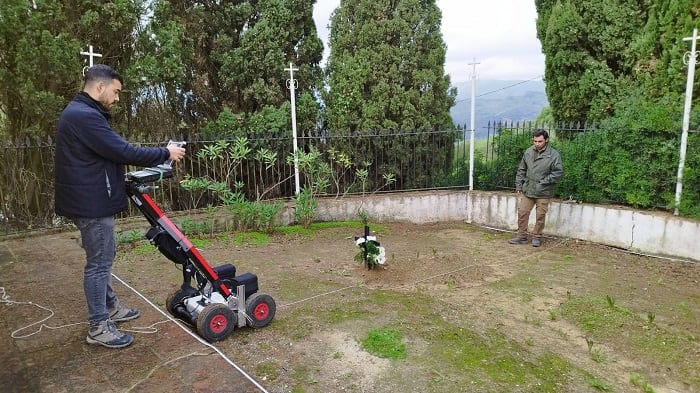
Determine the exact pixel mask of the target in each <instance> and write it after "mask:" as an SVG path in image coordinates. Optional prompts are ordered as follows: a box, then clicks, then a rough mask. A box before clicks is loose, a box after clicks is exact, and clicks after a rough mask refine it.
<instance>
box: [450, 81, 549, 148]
mask: <svg viewBox="0 0 700 393" xmlns="http://www.w3.org/2000/svg"><path fill="white" fill-rule="evenodd" d="M454 87H456V88H457V103H456V104H455V106H454V107H452V109H451V110H450V114H451V115H452V122H453V123H454V124H456V125H459V126H463V127H465V129H469V128H470V127H471V95H472V84H471V82H463V83H457V84H455V85H454ZM475 95H476V99H475V100H474V101H475V105H474V112H475V115H474V119H475V122H474V129H475V137H476V138H484V137H486V132H487V129H486V128H487V126H488V123H489V122H491V124H493V123H494V122H499V121H507V122H511V121H513V122H518V121H520V122H522V121H528V120H530V121H534V120H535V119H536V118H537V116H538V115H539V114H540V111H542V108H544V107H546V106H548V105H549V101H548V100H547V94H546V93H545V86H544V82H543V81H541V80H532V81H517V80H514V81H502V80H488V79H486V80H481V79H477V81H476V94H475Z"/></svg>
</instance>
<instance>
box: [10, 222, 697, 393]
mask: <svg viewBox="0 0 700 393" xmlns="http://www.w3.org/2000/svg"><path fill="white" fill-rule="evenodd" d="M373 229H374V230H376V231H377V232H376V233H375V234H376V235H377V237H378V239H379V241H380V242H381V245H382V246H384V247H385V248H386V254H387V259H388V263H387V265H386V266H385V267H383V268H378V269H374V270H367V269H366V268H364V267H363V266H361V265H358V264H357V263H356V262H354V261H353V257H354V255H355V254H356V253H357V252H358V250H359V248H357V246H355V244H354V241H353V236H354V235H359V234H361V232H362V230H361V229H358V228H348V227H340V228H326V229H320V230H315V231H312V232H310V233H306V234H303V233H301V234H300V233H294V234H277V235H273V236H272V237H271V238H270V239H269V240H268V241H267V243H265V244H262V245H254V244H249V243H245V242H244V243H239V242H236V241H235V234H223V235H219V236H217V237H213V238H207V239H204V240H205V241H204V242H202V243H201V246H200V247H199V249H200V251H201V252H202V254H203V255H204V256H205V258H207V260H208V261H209V262H210V264H211V265H213V266H218V265H221V264H223V263H232V264H234V265H235V266H236V267H237V269H238V272H239V273H244V272H252V273H255V274H257V275H258V277H259V280H260V290H261V292H264V293H267V294H269V295H271V296H272V297H273V298H274V299H275V300H276V302H277V315H276V317H275V319H274V320H273V322H272V323H271V324H270V325H269V326H267V327H265V328H262V329H257V330H253V329H249V328H244V329H239V330H236V331H234V332H233V334H232V335H231V336H230V337H229V338H228V339H226V340H224V341H222V342H219V343H216V347H217V348H218V349H219V350H221V351H222V352H223V353H225V354H226V355H227V356H229V357H230V358H231V359H233V360H234V361H236V362H237V363H238V364H239V365H241V367H243V369H245V370H246V371H247V372H249V373H250V374H251V375H252V376H253V377H254V378H255V379H256V380H257V381H259V382H260V383H261V384H262V386H264V387H265V389H267V390H268V391H270V392H330V391H334V392H341V391H348V392H376V393H384V392H398V391H401V392H459V391H480V392H501V391H523V392H527V391H551V392H587V391H590V392H594V391H601V390H605V389H608V390H609V391H617V392H638V391H641V387H640V386H641V385H643V384H644V383H646V384H648V385H649V386H652V387H653V388H654V390H655V391H656V392H692V391H699V390H700V371H698V370H697V364H700V344H699V343H698V337H700V326H699V324H698V322H697V321H698V318H699V317H700V286H699V285H698V281H699V280H700V266H698V265H697V264H693V263H686V262H683V261H674V260H667V259H656V258H650V257H646V256H639V255H633V254H630V253H626V252H624V251H621V250H617V249H614V248H609V247H604V246H599V245H594V244H589V243H585V242H578V241H573V240H567V239H546V241H545V242H544V244H543V247H540V248H533V247H531V246H529V245H518V246H514V245H509V244H507V239H508V238H509V237H511V236H512V234H508V233H501V232H497V231H493V230H489V229H484V228H479V227H475V226H471V225H466V224H463V223H443V224H434V225H412V224H403V223H386V224H377V225H375V226H373ZM65 247H66V248H75V243H73V244H66V245H65ZM0 268H2V269H3V270H2V272H4V273H7V272H9V271H10V270H11V269H12V267H10V266H8V265H7V264H3V265H0ZM115 273H116V274H117V275H118V276H119V277H120V278H122V279H124V280H125V281H127V282H128V283H129V284H130V285H131V286H133V287H134V288H135V289H137V290H138V291H139V292H140V293H142V294H144V295H145V296H146V297H147V298H148V299H151V300H152V301H153V302H154V303H155V304H156V305H157V306H159V307H160V308H163V309H164V301H165V298H166V297H167V295H168V294H170V293H171V292H173V291H174V290H176V289H177V287H178V285H179V283H180V281H181V273H180V271H179V270H178V269H177V267H176V265H174V264H172V263H171V262H169V261H167V260H166V259H165V258H164V257H162V256H161V255H160V254H158V253H157V252H156V251H154V250H153V249H152V248H150V245H148V244H144V243H135V244H130V245H122V246H121V247H120V251H119V255H118V260H117V262H116V264H115ZM46 274H47V275H49V276H50V277H51V279H52V280H65V281H67V282H74V283H73V284H71V285H72V286H76V287H77V288H73V289H72V290H73V291H77V290H78V289H79V285H80V283H79V282H75V280H76V278H75V272H72V271H67V270H62V269H59V270H57V271H53V272H47V273H46ZM38 281H40V280H38ZM119 293H120V295H121V296H122V298H123V300H124V299H127V300H129V302H130V303H135V304H137V305H138V306H139V307H142V308H143V307H147V306H146V305H143V304H142V302H141V301H140V299H139V298H138V297H136V296H135V295H133V294H130V293H129V291H128V290H127V289H125V288H123V287H119ZM66 301H69V302H71V303H72V304H71V305H70V307H73V308H74V309H76V310H82V309H84V304H83V300H82V298H80V297H75V298H70V299H63V300H62V302H66ZM606 301H607V302H609V306H610V310H607V311H606V309H605V302H606ZM576 302H578V303H576ZM586 302H589V303H591V304H593V306H596V307H598V305H599V304H602V305H603V306H601V307H599V309H600V310H602V311H603V312H602V313H601V315H600V316H598V314H597V312H598V310H599V309H596V308H591V309H590V310H589V312H588V314H590V315H588V314H586V313H583V315H579V314H576V313H575V312H574V311H571V307H569V306H570V305H571V304H588V303H586ZM593 306H592V307H593ZM567 307H569V308H567ZM579 307H582V306H579ZM611 310H612V311H611ZM606 312H607V313H608V314H611V315H607V314H606ZM593 316H598V318H599V319H597V320H591V318H592V317H593ZM588 317H591V318H588ZM613 317H615V318H619V319H613ZM596 323H600V324H602V325H601V326H599V325H596ZM612 323H619V326H618V325H615V326H609V325H610V324H612ZM384 326H388V327H391V328H392V329H396V330H399V331H400V332H401V333H402V334H403V337H404V343H405V344H406V352H407V358H406V359H402V360H387V359H380V358H377V357H375V356H373V355H371V354H370V353H368V352H367V351H366V350H365V349H364V348H363V347H362V345H361V344H360V343H361V340H362V339H363V338H364V337H366V335H367V334H368V332H369V331H370V330H372V329H377V328H381V327H384ZM611 331H612V332H616V333H614V334H613V333H610V332H611ZM81 334H82V333H81ZM136 338H137V341H138V342H149V341H152V339H151V338H150V337H149V336H147V335H138V334H137V337H136ZM160 338H161V339H163V340H164V341H166V342H167V340H168V337H164V336H161V337H160ZM196 350H197V348H193V349H190V352H192V351H196ZM57 351H60V349H57ZM188 361H189V362H190V363H196V362H197V361H198V358H197V357H190V358H189V359H188ZM152 370H153V369H148V370H133V373H134V376H133V377H134V378H137V380H138V381H142V380H144V378H146V377H147V378H148V379H149V381H148V382H153V383H155V382H157V381H154V380H153V379H154V378H158V375H159V373H158V372H153V371H152ZM519 370H520V371H519ZM142 371H143V372H142ZM149 371H150V372H151V374H148V372H149ZM139 373H142V374H143V375H141V374H139ZM149 386H154V385H153V384H149ZM155 386H157V385H155ZM198 386H200V385H196V386H195V385H192V386H191V387H190V388H191V389H192V391H206V389H204V388H199V387H198ZM117 390H118V389H117ZM223 391H236V390H235V389H234V390H223Z"/></svg>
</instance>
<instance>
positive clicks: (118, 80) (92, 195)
mask: <svg viewBox="0 0 700 393" xmlns="http://www.w3.org/2000/svg"><path fill="white" fill-rule="evenodd" d="M123 83H124V81H123V79H122V77H121V75H119V73H117V72H116V71H115V70H113V69H112V68H111V67H108V66H106V65H102V64H99V65H95V66H93V67H90V68H89V69H88V70H87V71H86V73H85V85H84V88H83V91H82V92H80V93H78V94H77V95H76V96H75V97H74V98H73V100H72V101H71V102H70V103H69V104H68V106H66V108H65V109H64V110H63V112H62V113H61V117H60V118H59V120H58V126H57V129H56V153H55V156H54V171H55V177H56V184H55V209H56V214H58V215H61V216H65V217H68V218H70V219H71V220H72V221H73V222H74V223H75V225H76V226H77V227H78V229H80V236H81V240H82V245H83V248H84V249H85V255H86V265H85V271H84V274H83V288H84V290H85V297H86V299H87V305H88V320H89V322H90V327H89V329H88V335H87V339H86V340H87V342H88V343H90V344H98V345H103V346H105V347H108V348H123V347H126V346H128V345H130V344H131V343H132V342H133V340H134V339H133V337H131V336H130V335H128V334H124V333H122V332H120V331H119V330H118V329H117V328H116V325H115V322H121V321H128V320H131V319H134V318H137V317H138V316H139V311H138V310H137V309H134V308H127V307H124V306H122V305H121V304H120V303H119V300H118V299H117V295H116V294H115V293H114V290H113V288H112V263H113V262H114V257H115V256H116V241H115V236H114V221H115V219H114V215H115V214H116V213H119V212H121V211H124V210H126V208H127V203H128V201H127V198H126V186H125V179H124V176H125V173H124V165H137V166H145V167H149V166H155V165H158V164H161V163H163V161H165V160H166V159H172V160H174V161H179V160H180V159H181V158H182V157H183V156H184V155H185V149H183V148H181V147H177V146H168V147H167V148H166V147H153V148H144V147H136V146H133V145H131V144H129V143H128V142H127V141H126V140H124V138H122V137H121V136H120V135H119V134H117V133H116V132H115V131H114V130H113V129H112V128H111V127H110V125H109V123H108V120H109V119H110V113H109V110H110V109H111V108H112V106H113V105H114V104H116V103H117V102H119V93H121V89H122V84H123Z"/></svg>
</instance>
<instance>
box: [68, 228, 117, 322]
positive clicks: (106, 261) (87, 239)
mask: <svg viewBox="0 0 700 393" xmlns="http://www.w3.org/2000/svg"><path fill="white" fill-rule="evenodd" d="M73 222H74V223H75V225H77V226H78V229H80V236H81V239H82V244H83V248H84V249H85V257H86V264H85V271H84V273H83V289H84V290H85V299H86V300H87V305H88V320H89V321H90V326H95V325H97V324H99V323H100V322H101V321H105V320H107V319H109V312H108V310H109V309H112V308H115V307H117V306H118V300H117V295H116V294H115V293H114V291H113V290H112V263H113V262H114V257H115V256H116V253H117V248H116V247H117V246H116V240H115V237H114V216H111V217H101V218H74V219H73Z"/></svg>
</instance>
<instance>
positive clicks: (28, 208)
mask: <svg viewBox="0 0 700 393" xmlns="http://www.w3.org/2000/svg"><path fill="white" fill-rule="evenodd" d="M536 128H545V129H546V130H548V131H549V132H550V136H551V139H550V142H551V143H552V145H553V146H554V147H555V148H557V149H558V150H559V151H560V152H561V153H562V158H563V160H564V163H565V176H564V178H563V179H562V180H561V181H560V183H559V184H558V185H557V192H558V195H557V196H559V197H561V198H562V199H567V198H569V197H573V198H576V199H578V200H584V201H590V202H594V203H623V204H624V203H625V202H624V201H622V198H620V200H616V199H614V198H610V197H609V195H611V193H610V192H608V191H609V190H606V186H605V185H602V186H601V184H603V183H601V179H600V177H601V175H600V172H601V170H602V169H604V168H594V167H593V166H592V164H591V163H592V162H595V160H597V159H599V158H596V156H595V153H596V151H597V150H599V149H601V147H604V146H606V145H605V144H606V143H608V142H607V141H606V139H605V137H604V136H605V131H603V130H599V129H596V128H595V127H591V126H586V125H569V126H565V127H562V126H558V127H543V126H541V125H537V124H534V123H530V122H525V123H490V124H489V125H488V127H487V130H485V131H486V135H487V136H486V138H479V139H476V141H475V144H474V153H475V160H474V172H473V186H474V189H477V190H513V188H514V180H515V171H516V168H517V165H518V163H519V161H520V158H521V157H522V154H523V151H524V150H525V149H526V148H527V147H529V146H531V145H532V133H533V132H534V130H535V129H536ZM171 138H172V139H179V140H182V138H184V139H185V140H186V141H187V142H188V144H187V146H186V147H187V151H188V152H187V156H186V158H185V159H184V160H183V161H182V162H180V163H178V164H177V165H176V167H175V171H174V178H173V179H170V180H167V181H164V182H162V183H161V184H160V188H158V189H157V190H155V191H154V192H153V195H152V196H153V198H154V199H155V200H156V201H157V203H159V204H160V205H161V206H162V207H163V208H164V209H165V210H168V211H185V210H191V209H199V208H205V207H208V206H216V205H219V204H221V200H220V199H219V198H218V197H217V195H216V194H215V193H212V192H207V191H206V190H204V189H199V190H197V189H192V188H187V187H184V186H183V183H181V181H182V180H185V179H188V180H193V181H195V182H196V181H197V180H201V179H208V181H209V182H217V183H219V185H223V186H224V187H228V188H230V189H235V190H237V191H238V192H240V193H242V194H243V195H245V197H246V199H247V200H285V199H290V198H293V197H294V195H295V191H296V187H295V165H294V162H293V161H294V160H293V159H292V157H293V154H292V153H293V141H292V137H291V132H286V133H267V134H248V135H239V136H234V137H229V138H228V139H217V138H207V139H197V138H194V137H187V136H179V137H178V136H175V137H171V136H162V135H161V136H139V137H133V138H130V140H131V141H132V143H135V144H137V145H141V146H163V145H164V144H165V143H166V142H167V140H168V139H171ZM655 138H656V139H655ZM657 139H658V140H657ZM666 139H668V136H666V137H664V136H663V135H661V134H660V135H659V136H658V137H657V136H652V138H651V139H650V140H649V141H647V142H645V143H647V144H648V146H650V148H653V146H675V145H674V143H675V141H673V140H666ZM297 145H298V152H300V154H299V155H298V156H297V157H299V156H302V157H303V156H304V155H305V154H306V155H309V156H310V155H311V154H310V153H312V152H315V153H316V158H317V159H318V160H319V161H318V162H317V163H316V167H315V169H313V170H309V169H308V168H307V169H306V170H304V169H303V168H302V169H301V171H300V184H301V187H304V186H308V185H310V184H311V183H312V182H313V181H314V179H315V176H318V172H319V171H323V172H324V174H325V176H326V178H327V180H328V181H327V183H326V187H324V188H323V190H322V193H326V194H328V195H334V196H338V195H346V194H353V193H361V192H365V193H368V192H401V191H412V190H431V189H440V188H467V187H468V186H469V157H470V146H469V132H465V130H463V129H454V130H427V131H426V130H412V131H386V130H383V131H377V132H362V133H344V132H338V133H329V132H321V133H317V134H308V133H306V134H304V133H302V134H301V135H299V136H298V138H297ZM645 146H646V145H645ZM671 150H675V148H673V149H671ZM53 151H54V143H53V141H52V139H51V138H47V139H45V140H44V139H41V140H37V139H34V140H32V139H25V140H21V141H8V140H5V141H0V236H2V235H7V234H11V233H17V232H23V231H28V230H37V229H47V228H54V227H60V226H63V225H65V224H66V220H65V219H63V218H61V217H57V216H56V215H55V214H54V209H53V190H54V187H53ZM671 161H672V160H671ZM127 169H128V170H134V169H140V168H127ZM608 170H609V171H613V172H611V173H612V175H611V174H607V175H606V176H608V179H609V178H610V176H613V177H614V174H615V171H616V170H618V169H615V168H614V167H611V168H608ZM314 171H315V172H314ZM664 171H665V172H668V173H667V174H665V175H663V176H661V175H659V176H658V177H664V178H668V181H664V182H662V183H659V184H657V185H656V186H655V187H656V188H655V189H654V190H652V191H650V194H653V195H656V194H658V195H662V194H663V195H672V194H673V191H674V190H673V188H674V186H675V184H674V183H673V173H675V172H674V171H675V168H670V167H669V168H665V169H664ZM363 174H364V176H363ZM389 174H391V175H392V176H393V179H394V181H393V182H391V183H387V181H386V179H387V178H386V176H387V175H389ZM609 183H610V182H609V180H608V184H609ZM693 187H695V189H697V185H694V186H693ZM606 192H607V194H605V193H606ZM606 198H607V199H606ZM666 199H668V198H667V197H666ZM659 200H660V201H661V200H662V199H659ZM86 203H89V198H88V197H87V196H86ZM647 206H649V205H647ZM652 207H654V206H652ZM656 207H659V208H665V207H667V206H663V202H659V203H658V204H657V205H656ZM137 213H138V212H137V211H136V210H133V209H132V210H130V211H127V212H125V213H124V214H123V215H124V216H131V215H135V214H137Z"/></svg>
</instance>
